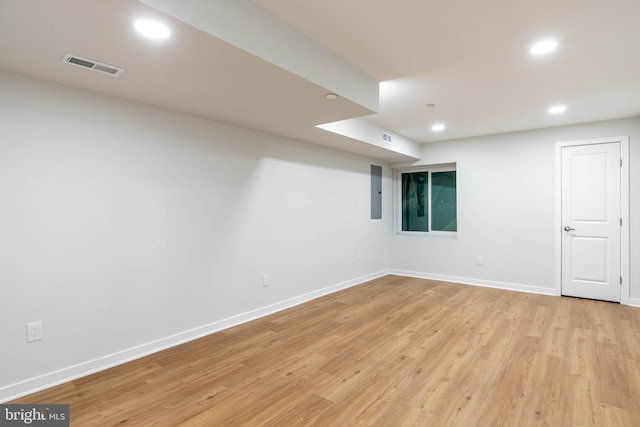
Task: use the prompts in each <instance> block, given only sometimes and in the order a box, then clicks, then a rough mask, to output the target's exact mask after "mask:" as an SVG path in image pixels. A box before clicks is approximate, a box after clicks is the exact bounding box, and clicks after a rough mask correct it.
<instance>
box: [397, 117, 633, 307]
mask: <svg viewBox="0 0 640 427" xmlns="http://www.w3.org/2000/svg"><path fill="white" fill-rule="evenodd" d="M622 135H628V136H630V143H629V145H630V146H629V151H630V210H631V214H630V218H631V223H630V229H631V236H630V237H631V245H630V246H631V249H630V257H631V272H630V275H631V285H630V287H631V298H632V301H631V303H632V304H636V305H638V304H640V264H639V263H638V262H637V260H638V259H640V216H639V215H638V212H640V186H638V182H639V180H640V118H638V117H636V118H631V119H625V120H615V121H607V122H601V123H591V124H585V125H576V126H563V127H556V128H549V129H541V130H533V131H527V132H518V133H510V134H503V135H494V136H487V137H481V138H468V139H461V140H455V141H448V142H441V143H433V144H426V145H425V146H424V147H423V153H422V160H421V162H420V163H421V164H435V163H449V162H456V163H457V177H458V179H457V183H458V238H457V239H442V238H428V237H415V236H406V235H393V236H392V238H391V245H390V251H391V252H390V256H391V260H390V262H391V269H392V271H394V272H397V273H401V274H408V275H415V276H422V277H433V278H440V279H444V280H454V281H459V282H465V283H474V284H480V285H487V286H496V287H502V288H507V289H517V290H526V291H532V292H541V293H549V294H553V293H554V292H555V262H556V254H555V212H556V211H555V145H556V142H557V141H571V140H581V139H591V138H600V137H609V136H622ZM634 213H635V214H634ZM478 255H480V256H483V257H484V265H482V266H478V265H476V257H477V256H478ZM634 260H635V262H634Z"/></svg>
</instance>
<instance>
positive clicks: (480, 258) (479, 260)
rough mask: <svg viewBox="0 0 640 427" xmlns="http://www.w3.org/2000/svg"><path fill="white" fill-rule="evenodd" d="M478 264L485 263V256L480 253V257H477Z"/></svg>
mask: <svg viewBox="0 0 640 427" xmlns="http://www.w3.org/2000/svg"><path fill="white" fill-rule="evenodd" d="M476 264H477V265H484V257H483V256H482V255H478V257H477V258H476Z"/></svg>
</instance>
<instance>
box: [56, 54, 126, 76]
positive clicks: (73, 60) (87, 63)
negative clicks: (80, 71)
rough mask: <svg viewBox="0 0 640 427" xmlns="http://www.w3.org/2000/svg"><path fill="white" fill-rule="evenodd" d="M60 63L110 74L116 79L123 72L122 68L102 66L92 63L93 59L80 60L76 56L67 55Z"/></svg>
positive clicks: (96, 62)
mask: <svg viewBox="0 0 640 427" xmlns="http://www.w3.org/2000/svg"><path fill="white" fill-rule="evenodd" d="M62 62H67V63H69V64H73V65H77V66H78V67H82V68H87V69H89V70H94V71H100V72H101V73H106V74H110V75H112V76H115V77H118V76H119V75H120V74H122V73H124V71H125V70H124V68H120V67H115V66H113V65H108V64H104V63H102V62H98V61H94V60H93V59H87V58H82V57H81V56H78V55H71V54H70V53H67V54H66V55H65V56H64V58H62Z"/></svg>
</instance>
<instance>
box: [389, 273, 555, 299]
mask: <svg viewBox="0 0 640 427" xmlns="http://www.w3.org/2000/svg"><path fill="white" fill-rule="evenodd" d="M389 274H395V275H398V276H406V277H416V278H419V279H429V280H439V281H441V282H452V283H460V284H463V285H473V286H482V287H485V288H495V289H504V290H508V291H518V292H528V293H532V294H541V295H555V294H556V290H555V288H543V287H540V286H530V285H519V284H516V283H506V282H493V281H489V280H480V279H470V278H467V277H456V276H446V275H442V274H430V273H422V272H417V271H406V270H393V269H391V270H389Z"/></svg>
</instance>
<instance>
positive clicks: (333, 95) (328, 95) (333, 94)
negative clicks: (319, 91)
mask: <svg viewBox="0 0 640 427" xmlns="http://www.w3.org/2000/svg"><path fill="white" fill-rule="evenodd" d="M324 97H325V98H327V99H330V100H332V101H333V100H334V99H338V95H336V94H335V93H328V94H326V95H325V96H324Z"/></svg>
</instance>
